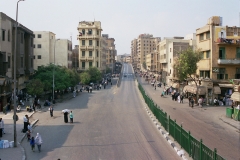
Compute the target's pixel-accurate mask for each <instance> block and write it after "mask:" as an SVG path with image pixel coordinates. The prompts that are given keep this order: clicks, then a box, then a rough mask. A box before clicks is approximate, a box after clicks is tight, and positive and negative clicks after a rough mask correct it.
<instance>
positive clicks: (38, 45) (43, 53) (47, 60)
mask: <svg viewBox="0 0 240 160" xmlns="http://www.w3.org/2000/svg"><path fill="white" fill-rule="evenodd" d="M33 46H34V69H35V70H37V69H38V67H40V66H46V65H49V64H51V63H52V64H53V63H54V60H55V64H56V65H60V66H65V67H67V68H72V60H71V57H72V43H71V41H69V40H67V39H56V38H55V34H54V33H52V32H50V31H34V45H33Z"/></svg>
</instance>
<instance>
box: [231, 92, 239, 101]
mask: <svg viewBox="0 0 240 160" xmlns="http://www.w3.org/2000/svg"><path fill="white" fill-rule="evenodd" d="M231 100H234V101H238V102H240V93H239V92H233V94H232V95H231Z"/></svg>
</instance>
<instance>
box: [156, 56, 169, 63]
mask: <svg viewBox="0 0 240 160" xmlns="http://www.w3.org/2000/svg"><path fill="white" fill-rule="evenodd" d="M157 58H158V57H157ZM171 60H172V59H171V58H170V63H171Z"/></svg>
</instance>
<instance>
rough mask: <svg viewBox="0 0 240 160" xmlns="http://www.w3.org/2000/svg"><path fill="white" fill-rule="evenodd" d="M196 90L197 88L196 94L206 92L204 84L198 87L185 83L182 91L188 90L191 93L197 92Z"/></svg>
mask: <svg viewBox="0 0 240 160" xmlns="http://www.w3.org/2000/svg"><path fill="white" fill-rule="evenodd" d="M197 90H198V95H205V94H206V88H205V87H204V86H198V89H197V87H196V86H192V85H186V86H185V87H184V88H183V92H190V93H193V94H197Z"/></svg>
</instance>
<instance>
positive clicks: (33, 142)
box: [30, 137, 35, 152]
mask: <svg viewBox="0 0 240 160" xmlns="http://www.w3.org/2000/svg"><path fill="white" fill-rule="evenodd" d="M30 146H31V148H32V151H33V152H34V149H35V139H34V137H32V138H31V140H30Z"/></svg>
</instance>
